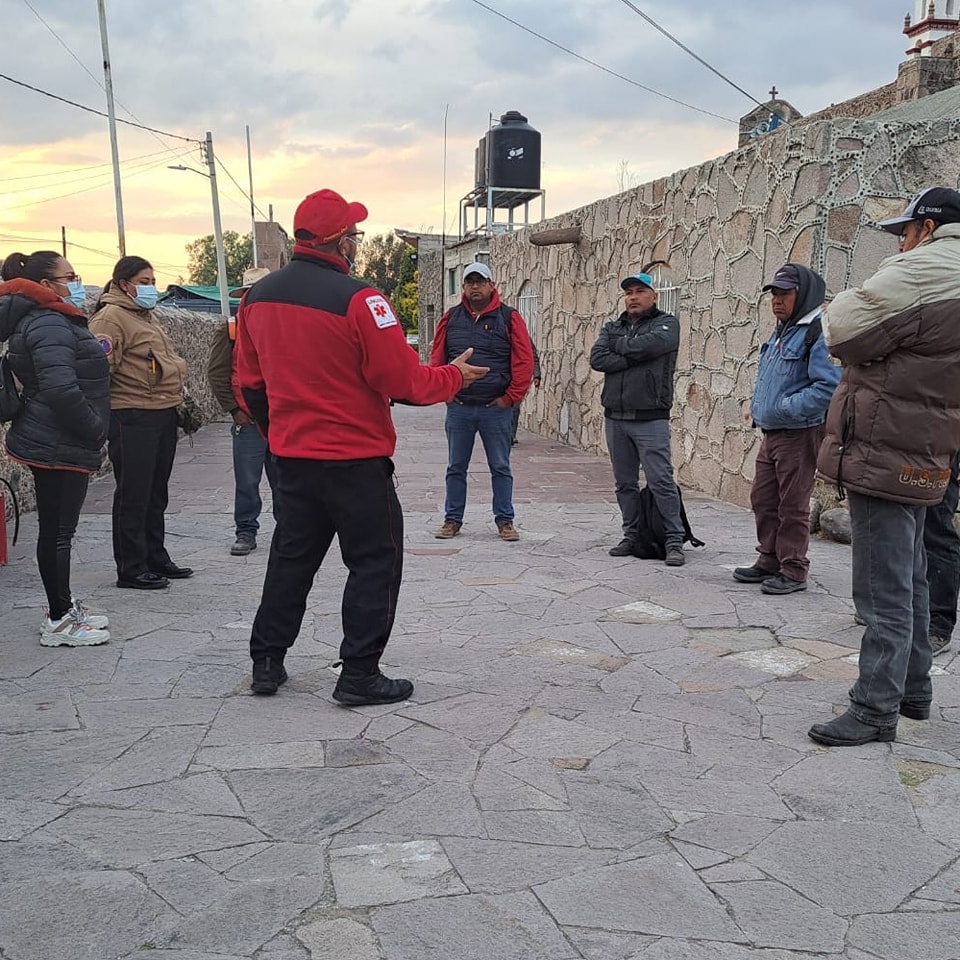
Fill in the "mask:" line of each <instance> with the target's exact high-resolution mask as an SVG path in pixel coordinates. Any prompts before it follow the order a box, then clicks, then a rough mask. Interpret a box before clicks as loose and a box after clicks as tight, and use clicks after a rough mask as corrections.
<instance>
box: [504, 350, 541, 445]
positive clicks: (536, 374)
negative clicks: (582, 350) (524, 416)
mask: <svg viewBox="0 0 960 960" xmlns="http://www.w3.org/2000/svg"><path fill="white" fill-rule="evenodd" d="M530 349H531V350H532V351H533V385H534V386H535V387H539V386H540V379H541V376H540V354H539V353H538V352H537V347H536V344H534V342H533V340H531V341H530ZM521 403H522V401H521ZM520 406H521V404H520V403H515V404H514V405H513V436H512V437H511V438H510V446H512V447H515V446H516V445H517V427H519V426H520Z"/></svg>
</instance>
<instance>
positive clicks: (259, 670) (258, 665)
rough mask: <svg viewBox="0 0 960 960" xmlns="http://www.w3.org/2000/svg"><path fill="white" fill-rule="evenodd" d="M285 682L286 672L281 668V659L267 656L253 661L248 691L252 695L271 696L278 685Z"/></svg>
mask: <svg viewBox="0 0 960 960" xmlns="http://www.w3.org/2000/svg"><path fill="white" fill-rule="evenodd" d="M286 682H287V671H286V669H285V668H284V666H283V657H277V656H272V657H271V656H267V657H264V658H263V659H262V660H254V661H253V681H252V682H251V683H250V689H251V690H252V691H253V692H254V693H257V694H260V695H261V696H266V697H270V696H273V694H275V693H276V692H277V689H278V688H279V687H280V685H281V684H284V683H286Z"/></svg>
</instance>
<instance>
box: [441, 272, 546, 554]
mask: <svg viewBox="0 0 960 960" xmlns="http://www.w3.org/2000/svg"><path fill="white" fill-rule="evenodd" d="M468 348H472V349H473V356H472V358H471V361H472V362H473V363H476V364H477V365H478V366H483V367H489V368H490V372H489V373H488V374H487V375H486V376H485V377H483V378H482V379H481V380H477V381H476V382H475V383H471V384H469V385H468V386H465V387H464V388H463V389H462V390H461V391H460V392H459V393H458V394H457V395H456V396H455V397H454V398H453V400H452V401H451V402H450V403H448V404H447V420H446V433H447V449H448V455H449V459H448V465H447V481H446V482H447V493H446V503H445V504H444V519H443V525H442V526H441V527H440V529H439V530H437V532H436V534H435V536H436V537H437V538H438V539H440V540H448V539H449V538H450V537H455V536H456V535H457V534H458V533H459V532H460V527H461V526H462V525H463V514H464V511H465V509H466V506H467V469H468V468H469V466H470V457H471V456H472V455H473V445H474V441H475V440H476V436H477V434H478V433H479V434H480V439H481V440H482V441H483V449H484V452H485V453H486V455H487V465H488V466H489V467H490V481H491V485H492V487H493V518H494V520H495V521H496V524H497V531H498V532H499V536H500V538H501V539H502V540H507V541H514V540H519V539H520V534H519V533H517V530H516V528H515V527H514V525H513V518H514V515H513V474H512V473H511V472H510V442H511V438H512V436H513V407H514V406H516V405H518V404H519V403H520V401H521V400H523V398H524V395H525V394H526V392H527V390H528V389H529V388H530V381H531V379H532V377H533V347H532V346H531V343H530V335H529V334H528V333H527V325H526V323H524V320H523V317H521V316H520V314H519V313H517V311H516V310H514V309H513V307H508V306H507V305H506V304H504V303H501V301H500V295H499V294H498V293H497V288H496V286H495V285H494V283H493V274H492V273H491V272H490V268H489V267H488V266H487V265H486V264H485V263H471V264H468V265H467V266H466V267H465V268H464V271H463V297H462V299H461V301H460V303H459V304H457V306H455V307H453V309H451V310H448V311H447V312H446V313H445V314H444V315H443V316H442V317H441V318H440V322H439V324H437V332H436V334H435V336H434V341H433V350H432V351H431V353H430V365H431V366H435V367H437V366H442V365H443V364H446V363H449V362H450V359H451V358H452V357H456V356H459V355H460V354H461V353H463V351H464V350H466V349H468Z"/></svg>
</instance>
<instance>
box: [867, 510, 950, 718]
mask: <svg viewBox="0 0 960 960" xmlns="http://www.w3.org/2000/svg"><path fill="white" fill-rule="evenodd" d="M849 496H850V522H851V525H852V528H853V556H852V560H853V603H854V606H855V607H856V609H857V612H858V613H859V614H860V616H861V617H863V619H864V621H865V622H866V629H865V630H864V632H863V639H862V640H861V641H860V675H859V677H858V679H857V682H856V683H855V684H854V685H853V689H852V690H851V691H850V712H851V713H852V714H853V715H854V716H855V717H856V718H857V719H858V720H860V721H861V722H863V723H869V724H872V725H873V726H875V727H891V726H895V725H896V723H897V716H898V714H899V711H900V703H901V702H902V701H906V702H908V703H911V704H926V703H929V702H930V701H931V700H932V699H933V688H932V686H931V683H930V676H929V674H930V666H931V664H932V663H933V653H932V651H931V649H930V641H929V640H928V638H927V628H928V624H929V600H928V594H927V561H926V554H925V553H924V549H923V525H924V514H925V513H926V508H925V507H917V506H912V505H910V504H906V503H894V502H893V501H892V500H881V499H880V498H879V497H870V496H865V495H863V494H859V493H850V495H849Z"/></svg>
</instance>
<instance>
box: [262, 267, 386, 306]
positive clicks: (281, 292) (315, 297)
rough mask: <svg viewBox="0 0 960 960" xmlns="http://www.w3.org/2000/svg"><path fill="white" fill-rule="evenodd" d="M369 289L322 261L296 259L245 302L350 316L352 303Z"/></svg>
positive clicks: (272, 274) (268, 279) (263, 281)
mask: <svg viewBox="0 0 960 960" xmlns="http://www.w3.org/2000/svg"><path fill="white" fill-rule="evenodd" d="M368 286H369V285H368V284H366V283H363V282H361V281H360V280H357V279H355V278H354V277H351V276H349V275H348V274H346V273H341V272H340V271H339V270H337V268H336V267H334V266H332V265H331V264H327V263H324V262H323V261H322V260H314V259H308V258H300V257H294V259H293V260H291V261H290V263H288V264H287V265H286V266H285V267H283V268H282V269H281V270H277V271H275V272H274V273H271V274H269V275H268V276H266V277H264V278H263V279H262V280H259V281H258V282H257V283H256V284H255V285H254V286H253V287H251V288H250V290H249V291H248V293H247V297H246V300H245V301H244V302H245V304H246V305H247V306H248V307H249V306H253V304H255V303H286V304H290V305H292V306H298V307H308V308H312V309H314V310H323V311H325V312H327V313H333V314H336V315H337V316H346V313H347V308H348V307H349V306H350V301H351V300H352V299H353V298H354V296H356V294H357V293H358V291H360V290H364V289H366V288H367V287H368Z"/></svg>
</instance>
